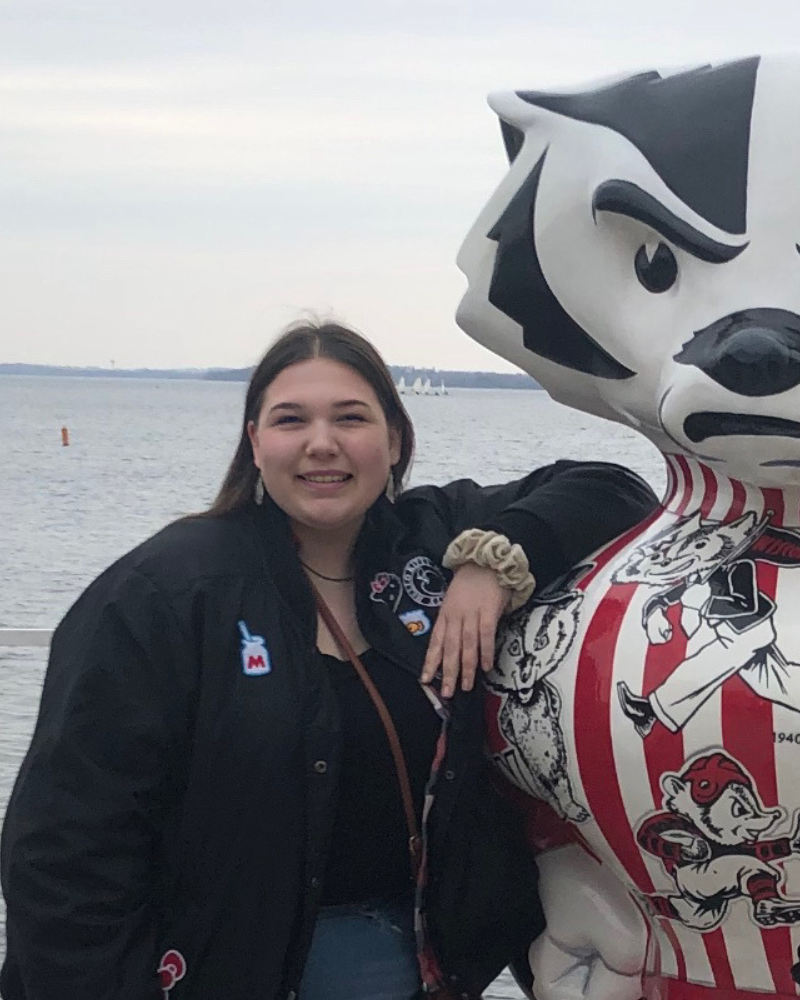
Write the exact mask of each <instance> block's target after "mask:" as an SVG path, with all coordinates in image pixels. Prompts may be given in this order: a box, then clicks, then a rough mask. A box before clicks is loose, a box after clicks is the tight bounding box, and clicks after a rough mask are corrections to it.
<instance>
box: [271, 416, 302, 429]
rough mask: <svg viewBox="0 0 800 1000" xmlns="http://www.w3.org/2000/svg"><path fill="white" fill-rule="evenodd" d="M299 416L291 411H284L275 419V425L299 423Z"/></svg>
mask: <svg viewBox="0 0 800 1000" xmlns="http://www.w3.org/2000/svg"><path fill="white" fill-rule="evenodd" d="M299 423H300V417H296V416H295V415H294V414H292V413H285V414H284V415H283V416H281V417H278V418H277V419H276V420H275V426H276V427H277V426H280V425H281V424H299Z"/></svg>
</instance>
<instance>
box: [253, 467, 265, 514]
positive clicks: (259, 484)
mask: <svg viewBox="0 0 800 1000" xmlns="http://www.w3.org/2000/svg"><path fill="white" fill-rule="evenodd" d="M253 499H254V500H255V502H256V503H257V504H258V506H259V507H260V506H261V504H262V503H263V502H264V480H263V479H262V478H261V473H259V474H258V478H257V479H256V488H255V492H254V495H253Z"/></svg>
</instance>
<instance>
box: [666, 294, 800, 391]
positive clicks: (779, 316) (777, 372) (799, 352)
mask: <svg viewBox="0 0 800 1000" xmlns="http://www.w3.org/2000/svg"><path fill="white" fill-rule="evenodd" d="M675 361H677V362H678V363H679V364H682V365H693V366H694V367H695V368H699V369H700V371H702V372H704V373H705V374H706V375H708V377H709V378H712V379H713V380H714V381H715V382H717V383H719V385H721V386H723V387H724V388H725V389H728V390H730V391H731V392H735V393H738V394H739V395H741V396H774V395H775V394H776V393H780V392H786V390H787V389H793V388H794V387H795V386H797V385H800V316H798V315H797V313H793V312H788V311H786V310H785V309H746V310H744V311H743V312H737V313H732V314H731V315H730V316H725V317H723V318H722V319H720V320H717V321H716V322H715V323H712V324H711V325H710V326H707V327H705V329H703V330H698V331H697V332H696V333H695V334H694V336H693V337H692V339H691V340H690V341H688V343H686V344H684V346H683V348H682V349H681V350H680V351H679V352H678V354H676V355H675Z"/></svg>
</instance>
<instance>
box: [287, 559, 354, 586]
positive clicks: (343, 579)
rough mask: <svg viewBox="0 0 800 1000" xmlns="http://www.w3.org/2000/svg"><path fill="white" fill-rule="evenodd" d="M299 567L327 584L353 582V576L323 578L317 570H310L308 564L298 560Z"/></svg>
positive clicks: (323, 575) (322, 574)
mask: <svg viewBox="0 0 800 1000" xmlns="http://www.w3.org/2000/svg"><path fill="white" fill-rule="evenodd" d="M300 565H301V566H302V567H303V569H307V570H308V572H309V573H313V574H314V576H318V577H319V578H320V580H327V581H328V583H352V582H353V580H355V577H354V576H325V574H324V573H319V572H318V571H317V570H315V569H312V568H311V567H310V566H309V565H308V563H304V562H303V560H302V559H301V560H300Z"/></svg>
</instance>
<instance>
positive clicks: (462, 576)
mask: <svg viewBox="0 0 800 1000" xmlns="http://www.w3.org/2000/svg"><path fill="white" fill-rule="evenodd" d="M508 593H509V592H508V590H507V589H506V588H505V587H501V586H500V584H499V583H498V577H497V573H495V571H494V570H492V569H488V568H487V567H485V566H476V565H475V564H474V563H465V564H464V565H463V566H459V568H458V569H457V570H456V571H455V573H454V574H453V579H452V581H451V583H450V586H449V587H448V588H447V593H446V594H445V598H444V603H443V604H442V606H441V608H440V609H439V617H438V618H437V619H436V624H435V625H434V628H433V632H432V634H431V641H430V643H429V645H428V653H427V655H426V657H425V663H424V665H423V668H422V675H421V677H420V680H421V681H422V683H423V684H428V683H430V681H432V680H433V677H434V675H435V674H436V671H437V670H438V669H439V667H441V669H442V695H443V697H445V698H449V697H451V695H452V694H453V692H454V691H455V690H456V687H457V685H458V680H459V671H460V674H461V688H462V690H464V691H470V690H472V687H473V685H474V684H475V672H476V670H477V668H478V664H479V663H480V665H481V669H482V670H484V671H487V670H491V668H492V663H493V662H494V637H495V632H496V631H497V623H498V622H499V621H500V616H501V615H502V613H503V609H504V608H505V606H506V601H507V600H508Z"/></svg>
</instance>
